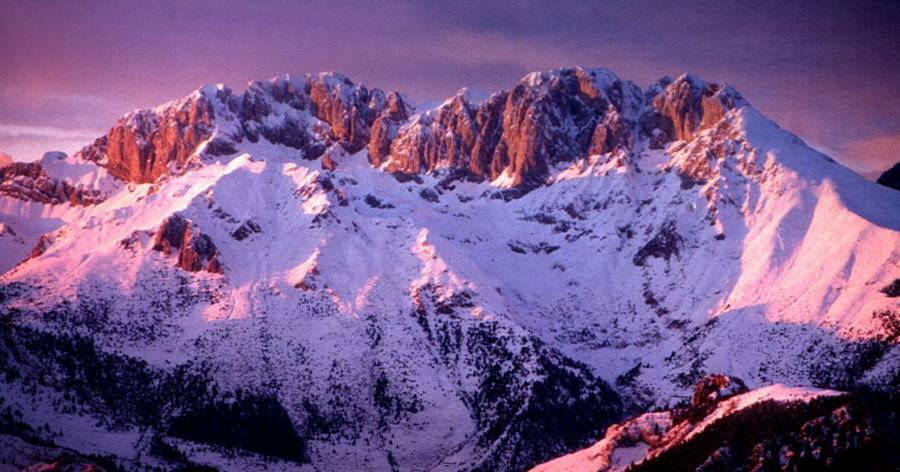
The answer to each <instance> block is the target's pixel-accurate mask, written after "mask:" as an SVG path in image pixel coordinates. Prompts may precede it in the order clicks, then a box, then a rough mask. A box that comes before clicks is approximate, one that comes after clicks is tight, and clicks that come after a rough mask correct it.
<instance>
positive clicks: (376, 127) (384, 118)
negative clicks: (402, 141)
mask: <svg viewBox="0 0 900 472" xmlns="http://www.w3.org/2000/svg"><path fill="white" fill-rule="evenodd" d="M411 109H412V107H410V106H409V105H408V104H407V103H406V102H405V101H404V100H403V97H402V96H401V95H400V94H399V93H396V92H392V93H390V94H389V95H388V96H387V103H386V105H385V107H384V109H383V110H382V111H381V113H380V114H379V115H378V118H376V119H375V122H374V123H373V125H372V132H371V138H370V140H369V162H370V163H371V164H372V166H374V167H378V166H380V165H381V164H382V163H383V162H385V161H386V160H387V158H388V156H389V155H390V153H391V142H392V141H393V140H394V139H395V138H396V137H397V130H398V128H399V127H400V124H401V123H403V122H405V121H406V120H407V119H409V115H410V111H411Z"/></svg>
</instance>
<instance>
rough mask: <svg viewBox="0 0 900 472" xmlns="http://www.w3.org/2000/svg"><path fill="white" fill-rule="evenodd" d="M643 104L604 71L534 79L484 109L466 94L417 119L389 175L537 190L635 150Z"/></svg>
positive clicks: (396, 146) (396, 147) (404, 132)
mask: <svg viewBox="0 0 900 472" xmlns="http://www.w3.org/2000/svg"><path fill="white" fill-rule="evenodd" d="M639 103H640V90H639V89H638V88H637V86H636V85H634V84H633V83H631V82H625V81H622V80H620V79H619V78H618V77H616V76H615V74H613V73H612V72H610V71H608V70H605V69H582V68H567V69H557V70H553V71H551V72H546V73H537V72H536V73H532V74H529V75H528V76H526V77H525V78H523V79H522V80H521V81H519V82H518V83H517V84H516V85H515V86H514V87H513V88H512V89H511V90H510V91H509V92H505V91H504V92H500V93H498V94H495V95H493V96H492V97H490V98H489V99H487V100H486V101H484V102H483V103H480V104H477V105H473V104H471V103H470V102H469V100H468V99H467V98H466V94H465V93H459V94H457V95H456V96H455V97H453V98H452V99H450V100H448V101H447V102H445V103H444V104H443V105H442V106H440V107H438V108H437V109H435V110H431V111H428V112H425V113H423V114H421V115H419V116H417V117H416V118H414V119H413V121H412V122H410V123H409V124H408V125H406V126H404V127H403V128H401V129H400V132H399V136H398V138H397V139H396V140H395V141H394V142H393V144H392V145H391V165H390V166H389V170H391V171H399V172H406V173H415V172H430V171H432V170H434V169H436V168H438V167H451V168H462V169H467V170H468V171H470V172H471V174H472V175H473V176H474V177H478V178H488V179H491V180H495V179H498V178H500V177H501V176H505V179H504V180H505V182H504V184H505V185H508V186H511V187H518V186H525V187H530V186H534V185H538V184H540V183H541V182H542V181H543V178H544V177H545V175H546V174H547V170H548V169H549V166H551V165H553V164H555V163H557V162H562V161H567V160H571V159H574V158H576V157H578V156H584V155H587V154H589V153H604V152H610V151H612V150H614V149H618V148H620V147H625V146H628V145H629V143H630V136H631V129H632V127H633V120H635V118H636V116H635V115H636V113H637V110H638V108H639Z"/></svg>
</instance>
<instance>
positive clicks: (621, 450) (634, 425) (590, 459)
mask: <svg viewBox="0 0 900 472" xmlns="http://www.w3.org/2000/svg"><path fill="white" fill-rule="evenodd" d="M723 395H725V394H724V393H723ZM841 395H844V393H842V392H838V391H834V390H827V389H818V388H810V387H788V386H785V385H781V384H775V385H769V386H766V387H761V388H758V389H755V390H751V391H748V392H745V393H740V394H737V395H734V396H730V398H727V397H725V398H727V399H725V400H721V399H719V400H718V404H717V405H715V408H714V409H713V410H712V411H711V412H709V413H708V414H706V415H705V416H704V417H702V419H701V420H699V421H691V420H690V419H683V420H681V421H678V422H676V421H674V420H673V417H675V415H676V413H675V412H674V411H661V412H655V413H646V414H643V415H641V416H638V417H637V418H634V419H632V420H629V421H626V422H624V423H620V424H616V425H613V426H610V428H609V429H608V430H607V432H606V435H605V436H604V438H603V439H602V440H600V441H598V442H597V443H596V444H594V445H593V446H590V447H588V448H585V449H582V450H580V451H577V452H573V453H572V454H569V455H566V456H562V457H560V458H557V459H554V460H552V461H550V462H546V463H544V464H541V465H539V466H537V467H535V468H533V469H531V470H532V471H533V472H623V471H625V470H628V469H629V467H633V466H635V465H639V464H641V463H642V462H644V461H645V460H647V459H650V458H654V457H659V456H661V455H663V454H665V453H666V451H668V450H669V449H671V448H672V447H674V446H676V445H679V444H683V443H686V442H688V441H690V440H691V439H693V438H694V437H696V436H697V435H698V434H700V433H701V432H703V431H704V430H705V429H706V428H708V427H709V426H711V425H713V424H715V423H716V422H717V421H719V420H722V419H723V418H725V417H727V416H729V415H733V414H735V413H737V412H739V411H741V410H744V409H746V408H749V407H750V406H753V405H757V404H760V403H762V402H780V403H788V402H804V403H809V402H810V401H811V400H813V399H816V398H821V397H835V396H841ZM714 403H715V401H714ZM693 406H695V407H696V406H698V405H693Z"/></svg>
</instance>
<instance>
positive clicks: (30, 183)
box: [0, 162, 105, 205]
mask: <svg viewBox="0 0 900 472" xmlns="http://www.w3.org/2000/svg"><path fill="white" fill-rule="evenodd" d="M0 195H6V196H9V197H13V198H17V199H19V200H25V201H33V202H38V203H45V204H48V205H59V204H62V203H69V204H71V205H94V204H97V203H100V202H102V201H103V200H104V199H105V196H104V194H103V193H102V192H100V191H98V190H93V189H85V188H82V187H80V186H79V187H76V186H73V185H71V184H69V183H67V182H64V181H61V180H58V179H54V178H53V177H50V176H49V175H47V173H46V172H45V171H44V169H43V167H41V164H40V163H38V162H28V163H25V162H14V163H12V164H9V165H7V166H4V167H0Z"/></svg>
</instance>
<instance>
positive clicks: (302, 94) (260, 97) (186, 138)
mask: <svg viewBox="0 0 900 472" xmlns="http://www.w3.org/2000/svg"><path fill="white" fill-rule="evenodd" d="M742 103H744V102H743V98H742V97H741V96H740V94H738V93H737V92H736V91H734V90H733V89H732V88H730V87H728V86H726V85H724V84H719V83H707V82H703V81H701V80H699V79H697V78H694V77H692V76H689V75H684V76H682V77H679V78H678V79H677V80H674V81H672V80H671V79H668V78H665V79H663V80H661V81H659V82H657V83H656V84H654V85H653V86H652V87H650V88H649V89H648V91H647V92H645V93H642V92H641V90H640V89H639V88H638V87H637V86H636V85H635V84H634V83H632V82H629V81H623V80H621V79H619V78H618V77H617V76H616V75H615V74H614V73H612V72H611V71H609V70H606V69H583V68H580V67H575V68H563V69H556V70H553V71H549V72H535V73H531V74H529V75H527V76H526V77H524V78H523V79H522V80H520V81H519V82H518V83H516V84H515V85H514V86H513V87H512V88H511V89H510V90H509V91H501V92H498V93H496V94H494V95H492V96H490V97H489V98H488V99H486V100H484V101H482V102H478V103H473V101H472V100H471V99H470V98H469V96H468V93H467V92H466V91H465V90H462V91H460V93H458V94H457V95H456V96H454V97H452V98H450V99H449V100H447V101H446V102H444V103H443V104H442V105H441V106H439V107H437V108H435V109H432V110H426V111H423V112H422V113H419V114H417V115H413V114H412V111H413V110H412V107H411V106H410V105H409V104H408V103H407V102H406V100H405V99H404V98H403V97H402V96H401V95H400V94H399V93H396V92H392V93H389V94H387V95H386V94H385V93H384V92H382V91H381V90H380V89H372V90H369V89H368V88H366V87H365V86H364V85H357V84H354V83H353V82H352V81H351V80H350V79H348V78H347V77H344V76H342V75H340V74H333V73H321V74H315V75H306V76H304V77H303V78H302V79H300V80H295V79H292V78H291V77H289V76H284V77H278V78H275V79H273V80H271V81H267V82H252V83H251V84H250V85H249V86H248V87H247V90H246V91H245V92H244V93H243V94H240V95H236V94H233V93H232V92H231V90H229V89H227V88H224V87H221V86H217V87H204V88H201V89H199V90H197V91H196V92H194V93H193V94H191V95H190V96H188V97H186V98H185V99H182V100H179V101H175V102H171V103H169V104H167V105H164V106H161V107H158V108H156V109H153V110H142V111H137V112H133V113H130V114H128V115H126V116H125V117H124V118H122V119H121V120H119V122H118V123H117V124H116V125H115V126H114V127H113V128H112V130H110V132H109V133H108V134H107V135H106V136H104V137H101V138H100V139H98V140H97V141H96V142H94V144H92V145H90V146H88V147H86V148H85V149H83V150H82V151H81V152H82V155H83V156H84V157H85V158H87V159H89V160H92V161H95V162H98V163H100V164H101V165H103V166H105V167H107V168H108V169H109V171H110V173H111V174H112V175H114V176H116V177H118V178H120V179H122V180H126V181H129V182H142V183H144V182H153V181H155V180H156V179H158V178H159V177H161V176H164V175H168V174H170V173H172V172H178V171H180V170H182V169H184V168H186V167H188V166H189V165H192V164H200V163H202V162H203V160H204V159H206V158H211V157H215V156H218V155H226V154H232V153H234V152H236V149H237V148H236V145H237V144H238V143H241V142H244V141H245V140H246V141H249V142H254V143H255V142H258V141H259V140H260V139H264V140H266V141H268V142H271V143H273V144H279V145H284V146H288V147H290V148H294V149H297V150H299V151H300V157H302V158H304V159H316V158H319V157H320V156H321V157H322V158H323V159H324V161H323V163H322V164H323V168H325V169H333V168H334V165H335V164H334V158H333V156H331V155H330V153H326V150H327V149H329V148H332V147H333V146H335V145H340V147H342V148H343V149H344V150H346V151H347V153H348V154H354V153H356V152H358V151H360V150H362V149H367V150H368V158H369V162H370V163H371V164H372V165H373V166H375V167H380V166H381V165H383V164H385V163H387V164H388V165H387V170H388V171H389V172H393V173H398V174H417V173H427V172H432V171H434V170H436V169H440V168H450V169H455V170H462V171H464V172H462V173H456V174H455V175H456V176H457V177H467V178H470V179H474V180H484V179H488V180H492V181H497V183H498V184H501V185H502V186H505V187H517V188H520V189H523V190H528V189H531V188H533V187H535V186H538V185H541V184H542V183H543V182H544V180H545V179H546V176H547V174H548V170H549V169H550V168H551V167H552V166H554V165H556V164H558V163H562V162H567V161H571V160H573V159H575V158H578V157H585V156H589V155H597V154H607V153H612V154H616V155H623V154H628V153H630V152H631V151H633V150H634V149H633V148H634V141H635V136H636V134H639V135H640V136H641V137H650V138H651V139H650V146H651V147H652V148H661V147H663V146H665V145H666V144H668V143H670V142H672V141H675V140H689V139H691V138H692V137H693V136H695V135H696V134H697V133H699V132H700V131H702V130H704V129H706V128H709V127H712V126H713V125H715V124H716V123H717V122H718V121H720V120H721V119H722V118H723V117H724V116H725V113H727V112H728V111H729V110H731V109H733V108H735V107H737V106H739V105H741V104H742ZM498 179H499V180H498Z"/></svg>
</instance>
